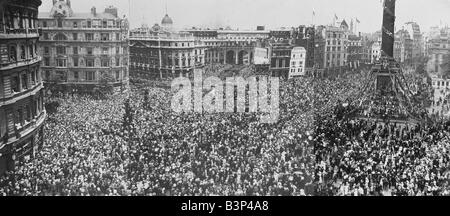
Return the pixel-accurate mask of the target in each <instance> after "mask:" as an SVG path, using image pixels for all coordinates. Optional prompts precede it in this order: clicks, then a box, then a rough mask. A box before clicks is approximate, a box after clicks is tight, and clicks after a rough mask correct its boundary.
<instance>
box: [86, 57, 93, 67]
mask: <svg viewBox="0 0 450 216" xmlns="http://www.w3.org/2000/svg"><path fill="white" fill-rule="evenodd" d="M86 67H94V59H88V60H86Z"/></svg>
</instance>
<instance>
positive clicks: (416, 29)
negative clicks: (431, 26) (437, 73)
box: [404, 22, 423, 60]
mask: <svg viewBox="0 0 450 216" xmlns="http://www.w3.org/2000/svg"><path fill="white" fill-rule="evenodd" d="M404 30H405V31H407V32H408V33H409V36H410V38H411V39H412V58H413V59H414V60H418V58H420V57H422V56H423V37H422V33H421V32H420V26H419V24H417V23H416V22H407V23H406V24H405V27H404Z"/></svg>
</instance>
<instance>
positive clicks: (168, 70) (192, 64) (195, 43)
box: [130, 15, 206, 79]
mask: <svg viewBox="0 0 450 216" xmlns="http://www.w3.org/2000/svg"><path fill="white" fill-rule="evenodd" d="M167 22H170V24H167ZM172 24H173V22H172V19H170V17H168V16H167V15H166V16H165V17H164V18H163V20H162V22H161V25H162V27H161V26H159V25H158V24H156V25H154V26H153V27H152V28H148V27H146V26H143V27H141V28H138V29H134V30H132V31H131V32H130V61H131V63H130V70H131V76H132V77H137V78H147V79H166V78H169V79H170V78H174V77H179V76H189V75H190V74H193V72H194V68H196V67H203V66H204V64H205V50H206V47H205V45H204V42H203V41H201V40H199V39H197V38H196V37H194V35H193V34H191V33H189V32H175V31H171V30H170V29H168V28H166V27H165V26H167V25H170V26H171V25H172Z"/></svg>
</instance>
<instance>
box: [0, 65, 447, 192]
mask: <svg viewBox="0 0 450 216" xmlns="http://www.w3.org/2000/svg"><path fill="white" fill-rule="evenodd" d="M253 70H254V68H252V67H240V68H233V67H231V66H229V65H211V66H209V67H207V68H206V69H205V74H206V75H204V77H206V76H212V75H214V76H219V77H221V78H223V77H226V76H237V75H241V76H244V77H247V76H248V75H249V74H251V72H252V71H253ZM366 78H367V76H365V75H364V74H353V75H351V78H348V77H340V78H333V79H323V78H320V79H319V78H297V79H292V80H288V81H282V82H281V83H280V117H279V120H278V121H277V123H274V124H263V123H261V122H260V121H259V119H260V117H261V115H262V113H215V114H207V113H181V114H177V113H174V112H173V111H172V110H171V106H170V101H171V97H172V95H173V94H174V92H173V91H172V90H171V89H168V88H161V87H160V86H158V85H155V84H149V83H147V84H146V83H145V82H140V83H139V84H136V85H133V86H132V88H131V90H130V91H129V92H127V93H124V94H116V95H112V96H109V97H108V98H104V99H102V98H100V99H99V98H93V97H91V96H88V95H84V96H81V95H78V94H65V95H52V97H49V98H47V103H49V104H59V106H58V107H57V109H56V112H54V113H50V114H49V117H48V120H47V122H46V125H45V142H44V145H43V146H42V149H41V150H40V151H39V152H38V153H37V156H36V157H35V158H34V159H32V160H26V161H22V162H21V163H20V164H18V166H17V167H16V169H15V170H14V172H10V173H8V174H7V175H5V176H4V177H2V178H0V195H30V196H32V195H61V196H67V195H83V196H88V195H91V196H92V195H108V196H117V195H157V196H160V195H175V196H182V195H259V196H265V195H275V196H277V195H285V196H288V195H303V196H304V195H448V194H449V190H448V186H447V185H448V183H447V179H449V178H448V177H450V176H449V172H447V167H449V165H450V164H449V161H448V159H449V158H448V151H449V150H450V149H449V147H450V146H449V145H450V144H449V142H448V141H449V137H450V136H449V134H448V132H446V131H445V130H444V128H443V125H440V126H436V127H426V128H412V127H408V128H406V127H405V129H404V130H399V129H398V128H399V127H395V128H390V127H389V126H388V127H384V128H383V127H382V126H378V125H376V124H372V123H370V122H366V121H362V120H355V119H351V118H347V117H346V115H347V114H345V113H348V112H347V111H346V109H348V107H351V106H348V104H350V101H351V100H353V99H354V98H355V97H358V94H359V92H360V91H361V90H362V89H363V84H364V83H365V81H366V80H365V79H366ZM342 104H345V106H341V105H342ZM336 107H341V108H339V109H337V108H336ZM446 129H448V128H446ZM419 132H420V133H419ZM417 134H420V136H419V135H417Z"/></svg>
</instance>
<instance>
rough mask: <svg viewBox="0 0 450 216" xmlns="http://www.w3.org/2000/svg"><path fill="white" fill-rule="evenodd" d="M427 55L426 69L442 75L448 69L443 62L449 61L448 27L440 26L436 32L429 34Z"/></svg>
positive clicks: (449, 33)
mask: <svg viewBox="0 0 450 216" xmlns="http://www.w3.org/2000/svg"><path fill="white" fill-rule="evenodd" d="M428 56H429V60H428V63H427V71H428V72H429V73H431V74H435V75H438V76H442V75H444V73H445V72H447V71H446V70H448V68H446V67H445V65H444V63H446V62H449V61H450V59H448V58H450V28H441V29H440V31H439V32H438V33H436V34H430V37H429V40H428ZM447 67H448V66H447Z"/></svg>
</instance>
